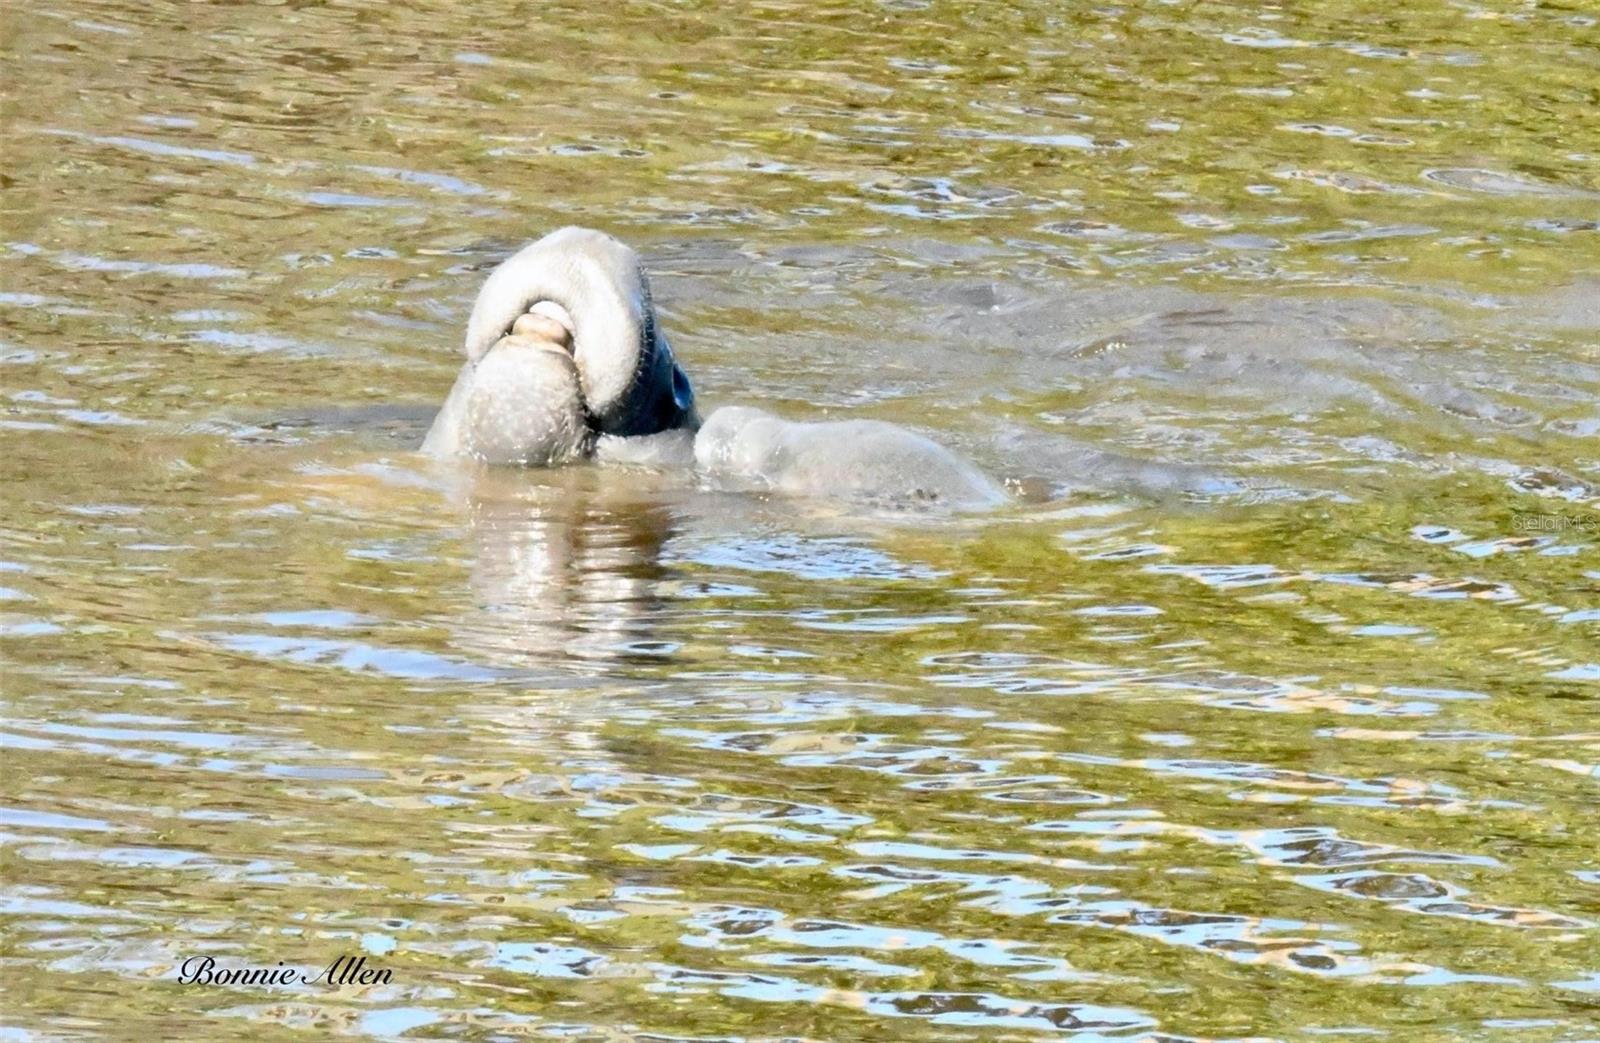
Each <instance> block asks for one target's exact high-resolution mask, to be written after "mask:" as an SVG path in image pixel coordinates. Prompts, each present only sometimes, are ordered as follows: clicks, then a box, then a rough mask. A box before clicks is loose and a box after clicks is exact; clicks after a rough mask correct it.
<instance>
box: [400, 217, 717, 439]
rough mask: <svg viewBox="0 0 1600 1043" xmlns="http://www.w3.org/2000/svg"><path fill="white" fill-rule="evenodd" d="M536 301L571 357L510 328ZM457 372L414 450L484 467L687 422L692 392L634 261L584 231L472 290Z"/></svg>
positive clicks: (570, 232)
mask: <svg viewBox="0 0 1600 1043" xmlns="http://www.w3.org/2000/svg"><path fill="white" fill-rule="evenodd" d="M541 301H548V302H554V303H555V304H557V305H560V308H561V309H562V310H564V313H565V315H566V316H568V317H569V318H570V322H571V328H572V337H571V341H572V354H571V357H569V358H567V359H566V360H565V361H564V362H563V360H562V358H561V357H560V356H562V355H563V354H565V353H564V352H562V351H560V350H559V349H558V348H555V347H553V346H548V345H541V344H539V343H538V342H536V341H533V340H529V339H526V338H521V337H507V336H506V335H507V334H508V333H509V332H510V330H511V327H512V324H513V323H514V322H516V320H517V318H518V317H519V316H521V315H522V314H523V313H525V312H527V311H528V309H529V308H530V307H531V306H532V305H534V304H537V303H539V302H541ZM465 349H466V354H467V363H466V365H465V366H463V367H462V370H461V374H460V376H458V377H457V378H456V383H455V386H454V387H453V388H451V390H450V395H449V397H448V398H446V399H445V404H444V407H443V408H442V409H441V410H440V411H439V415H438V417H436V418H435V419H434V422H433V427H432V428H431V429H429V431H428V436H427V438H426V439H425V440H424V441H423V443H422V450H423V452H425V453H428V454H430V455H432V456H436V457H457V456H466V457H471V458H474V459H477V460H481V461H483V462H485V463H491V464H521V465H525V466H546V465H551V464H560V463H566V462H569V461H572V460H576V459H581V458H583V457H586V456H589V455H591V454H592V452H593V451H594V448H595V446H596V444H597V443H598V442H599V441H600V440H601V439H602V438H606V437H609V438H632V437H637V436H642V435H654V434H658V433H660V432H664V431H670V430H688V431H692V430H693V429H694V428H695V427H696V426H698V424H699V417H698V415H697V414H696V413H695V408H694V391H693V389H692V388H691V387H690V385H689V378H688V377H687V376H686V375H685V374H684V372H683V370H682V369H680V368H679V367H678V365H677V362H676V360H675V359H674V358H673V356H672V348H671V346H670V345H668V343H667V340H666V337H664V336H663V335H662V334H661V331H660V330H658V329H657V328H656V323H655V310H654V309H653V308H652V307H651V304H650V287H649V284H648V283H647V282H646V281H645V276H644V270H643V269H642V268H641V267H640V265H639V257H638V255H637V254H635V253H634V252H633V251H632V250H631V249H629V248H628V247H627V246H625V245H623V244H622V243H620V242H618V241H617V240H615V239H613V238H611V237H610V236H608V235H605V234H604V233H602V232H596V231H593V230H591V229H587V228H562V229H559V230H557V231H555V232H551V233H550V234H549V235H547V236H545V237H544V238H543V239H540V240H539V241H538V242H535V243H532V244H530V245H528V246H526V247H524V248H523V249H521V250H520V251H518V252H517V253H516V254H514V255H512V256H511V257H510V258H509V259H507V260H506V261H505V262H504V263H502V264H501V265H500V266H499V267H498V268H496V269H495V270H494V271H493V272H492V273H490V275H489V278H488V279H487V280H486V281H485V282H484V284H483V288H482V289H481V290H479V291H478V299H477V301H476V302H475V303H474V304H473V306H472V316H471V318H469V319H468V320H467V338H466V345H465Z"/></svg>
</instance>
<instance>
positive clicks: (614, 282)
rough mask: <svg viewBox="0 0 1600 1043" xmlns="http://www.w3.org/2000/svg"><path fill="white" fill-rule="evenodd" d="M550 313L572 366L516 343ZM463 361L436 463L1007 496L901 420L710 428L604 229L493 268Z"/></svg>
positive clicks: (433, 442) (776, 421) (903, 495)
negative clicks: (669, 470)
mask: <svg viewBox="0 0 1600 1043" xmlns="http://www.w3.org/2000/svg"><path fill="white" fill-rule="evenodd" d="M541 302H554V303H555V304H557V305H560V308H558V309H555V310H554V312H552V313H553V314H560V315H561V316H562V322H563V324H564V325H566V326H567V328H568V329H570V331H571V337H570V341H571V354H570V355H569V354H568V352H567V351H566V350H565V349H563V348H562V347H561V346H560V345H559V344H557V343H554V342H551V341H545V340H540V339H539V338H537V337H532V336H526V335H521V334H512V333H511V331H512V326H513V325H514V324H516V323H517V321H518V319H519V317H520V316H522V315H523V314H524V313H526V312H527V311H528V310H529V309H530V307H533V306H535V305H538V306H539V307H540V308H546V307H547V305H546V304H543V303H541ZM563 309H564V310H563ZM536 310H537V309H536ZM517 328H518V329H519V330H521V329H523V328H524V327H523V326H518V327H517ZM466 352H467V364H466V365H465V366H464V367H463V368H462V370H461V374H460V376H459V377H457V379H456V383H455V386H454V387H453V388H452V389H451V391H450V395H449V397H448V398H447V399H446V400H445V404H444V407H443V408H442V409H441V410H440V411H439V415H438V417H437V418H436V419H435V420H434V423H433V427H432V428H431V429H430V430H429V432H428V436H427V438H426V440H425V441H424V442H423V445H422V449H423V451H424V452H426V453H429V454H430V455H433V456H435V457H440V458H454V457H468V458H471V459H476V460H479V461H482V462H484V463H489V464H510V465H521V466H532V467H543V466H553V465H557V464H562V463H568V462H571V461H574V460H580V459H585V458H596V459H600V460H602V461H607V462H616V463H627V464H636V465H645V466H653V467H676V466H687V465H688V464H689V463H690V462H691V461H693V463H694V464H695V465H696V466H697V467H698V469H699V470H700V471H701V473H702V474H703V475H705V476H706V477H708V478H711V479H713V480H715V481H719V482H723V483H727V484H731V485H735V486H742V487H752V488H757V489H767V490H773V491H776V492H780V493H786V494H790V495H797V496H845V497H858V498H864V499H871V500H880V501H898V502H920V503H928V504H938V505H942V506H948V507H964V508H972V507H985V506H992V505H994V504H998V503H1000V502H1002V501H1004V500H1005V499H1006V494H1005V492H1004V491H1003V490H1002V489H1001V488H1000V487H999V486H998V485H996V484H995V483H994V482H993V481H991V480H990V479H989V478H987V477H986V476H984V475H983V474H982V473H981V472H980V471H978V470H977V468H975V467H974V466H973V465H971V464H970V463H968V462H967V461H965V460H963V459H961V458H960V457H958V456H956V455H955V454H954V453H952V452H950V451H949V450H947V449H945V448H944V447H943V446H940V445H939V444H937V443H935V442H932V441H930V440H928V439H926V438H924V437H922V436H921V435H917V434H913V433H912V432H910V431H907V430H905V429H904V428H899V427H896V426H894V425H893V424H887V423H882V422H880V421H875V420H852V421H836V422H828V423H796V422H792V421H787V420H782V419H780V418H778V417H775V416H773V415H772V414H770V413H766V412H763V411H761V410H759V409H751V408H748V407H741V406H731V407H725V408H723V409H720V410H718V411H717V412H716V413H714V414H712V416H711V418H710V420H709V421H707V423H706V424H705V426H704V427H703V428H701V427H700V426H699V417H698V415H697V414H696V412H695V407H694V393H693V391H692V389H691V387H690V384H689V379H688V377H687V376H686V375H685V374H684V372H683V370H682V369H681V368H679V367H678V365H677V363H676V361H675V360H674V358H673V356H672V349H671V348H670V347H669V346H668V344H667V341H666V338H665V337H664V336H663V335H662V334H661V331H660V330H659V329H657V328H656V324H655V315H654V311H653V309H652V307H651V303H650V291H649V287H648V285H647V284H646V282H645V277H644V272H643V270H642V269H641V268H640V265H639V259H638V256H637V255H636V254H635V253H634V252H633V251H632V250H630V249H629V248H628V247H626V246H624V245H623V244H622V243H620V242H618V241H617V240H615V239H613V238H611V237H610V236H608V235H604V234H602V233H600V232H595V231H590V230H588V229H584V228H563V229H561V230H559V231H556V232H552V233H551V234H549V235H547V236H545V237H544V238H543V239H540V240H539V241H538V242H536V243H533V244H532V245H530V246H527V247H525V248H523V249H522V250H521V251H520V252H518V253H516V254H515V255H513V256H512V257H511V258H510V259H509V260H507V261H506V262H505V263H503V264H501V265H500V266H499V267H498V268H496V269H495V270H494V271H493V272H492V273H491V274H490V276H489V278H488V280H487V281H486V282H485V283H484V285H483V289H482V290H481V291H479V293H478V299H477V302H476V303H475V304H474V305H473V308H472V317H471V319H470V320H469V321H468V323H467V340H466ZM697 429H698V433H696V431H697Z"/></svg>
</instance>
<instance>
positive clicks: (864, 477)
mask: <svg viewBox="0 0 1600 1043" xmlns="http://www.w3.org/2000/svg"><path fill="white" fill-rule="evenodd" d="M694 457H695V463H696V465H697V466H698V467H699V468H700V470H701V471H702V473H704V474H706V475H708V476H710V477H712V478H716V479H721V480H723V481H732V482H734V483H742V484H747V485H753V486H755V487H757V488H763V489H771V490H773V491H776V492H781V493H787V494H790V495H796V496H836V497H852V498H858V499H867V500H875V501H887V502H890V503H925V504H939V505H944V506H948V507H955V508H973V507H988V506H994V505H996V504H999V503H1001V502H1002V501H1004V500H1006V499H1007V496H1006V493H1005V491H1004V490H1003V489H1002V488H1001V487H1000V486H999V485H997V484H996V483H995V482H993V481H991V480H990V479H989V478H988V477H987V476H985V475H984V474H983V472H981V471H979V470H978V469H977V468H976V467H974V466H973V465H972V464H970V463H968V462H967V461H966V460H963V459H962V458H961V457H959V456H957V455H956V454H954V453H952V452H951V451H950V450H948V449H946V448H945V447H944V446H942V445H940V444H939V443H937V442H934V441H932V440H930V439H928V438H924V437H923V436H922V435H919V434H916V433H914V432H911V431H908V430H906V429H905V428H903V427H897V426H895V425H894V424H889V423H885V422H883V421H880V420H834V421H821V422H811V423H802V422H796V421H791V420H784V419H782V418H781V417H777V416H774V415H773V414H771V413H768V412H766V411H765V410H761V409H756V408H753V407H750V406H724V407H723V408H721V409H719V410H717V411H716V412H714V413H712V414H711V416H710V418H709V419H708V420H706V422H705V425H704V426H702V427H701V428H700V431H699V433H698V434H696V435H695V440H694Z"/></svg>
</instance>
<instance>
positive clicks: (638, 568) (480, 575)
mask: <svg viewBox="0 0 1600 1043" xmlns="http://www.w3.org/2000/svg"><path fill="white" fill-rule="evenodd" d="M617 479H618V475H616V474H615V473H610V474H608V473H606V472H605V471H603V470H602V469H600V468H595V467H581V466H580V467H565V468H554V469H549V470H542V471H524V470H510V469H503V470H502V469H487V470H484V471H483V472H481V473H479V474H477V475H475V476H474V477H473V479H472V483H471V485H470V487H469V488H468V489H467V501H468V508H469V514H470V531H471V537H470V538H471V544H472V549H473V561H472V572H471V579H470V585H471V590H472V593H473V599H474V602H475V607H474V609H473V611H472V612H471V613H470V614H469V615H468V616H467V617H466V618H463V619H462V620H461V621H460V623H459V629H458V640H459V641H461V642H462V643H463V644H464V645H467V646H469V647H470V649H471V650H472V651H473V652H475V653H477V654H480V655H483V656H485V657H487V658H489V659H490V660H492V661H494V662H496V663H498V664H503V665H507V666H513V667H549V666H550V665H552V663H560V664H562V666H563V668H564V672H566V671H575V672H576V673H578V674H592V673H597V672H599V671H600V670H601V669H603V668H604V667H605V666H606V665H608V664H618V663H624V662H629V661H633V662H639V661H649V660H652V659H655V658H656V657H659V656H661V655H663V654H665V653H667V652H670V650H671V647H670V646H669V645H667V644H666V643H665V642H663V641H661V640H659V639H658V637H657V636H656V633H655V630H656V625H657V623H658V621H659V618H660V616H661V614H662V612H663V609H664V605H665V600H664V599H663V598H662V596H661V587H662V584H663V581H664V580H665V579H666V578H667V569H666V568H665V567H664V566H663V564H662V548H663V547H664V546H665V545H666V543H667V541H668V540H669V539H671V538H672V536H673V535H674V534H675V532H676V531H677V530H678V528H679V524H680V523H679V520H678V518H677V516H676V513H675V511H674V508H673V505H672V502H671V499H670V498H668V497H664V496H663V495H662V494H663V492H665V491H667V488H668V487H669V486H670V485H671V482H670V481H669V479H668V478H667V477H666V476H658V475H651V474H639V475H631V476H630V480H628V481H619V480H617Z"/></svg>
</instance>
